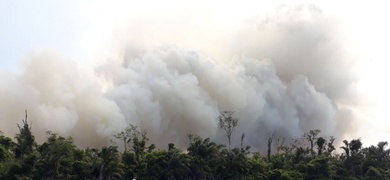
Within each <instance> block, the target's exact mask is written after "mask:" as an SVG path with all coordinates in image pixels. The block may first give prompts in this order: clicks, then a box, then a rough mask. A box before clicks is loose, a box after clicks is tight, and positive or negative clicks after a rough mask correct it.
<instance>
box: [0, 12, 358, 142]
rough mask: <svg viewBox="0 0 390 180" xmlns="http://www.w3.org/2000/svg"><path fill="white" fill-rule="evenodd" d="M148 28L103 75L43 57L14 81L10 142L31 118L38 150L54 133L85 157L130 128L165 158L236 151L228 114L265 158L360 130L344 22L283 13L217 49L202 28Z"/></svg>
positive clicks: (110, 56) (113, 55) (118, 48)
mask: <svg viewBox="0 0 390 180" xmlns="http://www.w3.org/2000/svg"><path fill="white" fill-rule="evenodd" d="M144 20H145V19H144ZM162 20H164V19H162ZM179 21H180V18H179ZM143 22H144V24H141V25H140V24H139V23H136V24H135V25H134V24H132V25H129V26H128V27H129V28H125V29H126V30H123V32H122V35H119V37H117V38H118V39H122V41H120V42H118V43H117V44H116V45H114V46H113V47H114V48H113V49H114V50H110V51H109V52H110V53H107V54H105V56H103V57H101V58H100V59H101V60H100V61H98V62H99V63H95V65H94V66H93V67H91V66H89V67H82V66H81V65H79V64H76V63H74V62H72V61H69V60H67V59H65V58H63V57H62V55H60V54H56V53H53V52H51V51H40V52H34V53H32V54H30V55H28V56H27V57H26V59H25V60H24V61H23V62H24V63H23V68H22V69H23V70H22V71H21V73H20V74H17V75H15V74H10V73H7V72H2V73H1V74H0V75H1V76H0V119H1V121H0V125H1V126H0V127H1V130H2V131H3V132H5V133H6V134H14V133H15V132H16V131H17V128H16V125H15V123H18V122H19V121H20V119H21V118H23V113H24V109H27V110H28V112H29V121H30V122H32V126H33V131H34V132H35V133H36V136H37V137H38V139H40V140H43V138H44V132H45V131H47V130H51V131H54V132H58V133H60V134H61V135H70V136H72V137H74V139H75V141H76V144H78V145H80V146H83V147H86V146H100V145H104V144H107V143H108V140H109V139H112V138H113V136H112V135H113V134H115V133H116V132H119V131H121V130H123V129H124V128H125V127H126V126H127V125H129V124H130V123H131V124H134V125H137V126H139V127H140V128H141V129H145V130H146V131H147V133H148V136H149V138H150V139H151V142H152V143H156V144H157V145H158V146H160V147H165V145H166V144H167V143H169V142H174V143H176V144H177V145H178V146H180V147H185V144H186V142H187V136H186V134H187V133H193V134H198V135H201V136H203V137H211V138H212V139H213V140H215V141H217V142H219V143H225V142H226V137H225V135H224V134H223V132H222V131H221V130H220V129H219V127H218V123H217V117H218V115H219V112H220V111H224V110H232V111H235V112H236V113H235V115H236V116H237V117H238V118H239V122H238V127H237V129H236V131H235V133H234V136H235V137H233V140H234V142H233V145H235V146H238V145H239V137H240V135H241V133H245V134H246V140H245V143H246V144H249V145H251V146H253V147H254V148H256V149H259V148H261V147H264V146H265V145H264V142H265V141H266V139H267V138H268V137H267V134H270V133H274V134H276V135H278V136H285V137H295V136H300V135H302V134H303V133H304V132H307V131H309V130H311V129H321V131H322V134H323V135H335V136H337V137H343V134H344V133H347V132H348V131H349V130H350V129H348V128H347V127H348V126H347V125H346V123H349V122H351V121H352V115H351V114H350V112H349V111H348V110H347V109H343V108H342V107H344V106H348V105H352V104H354V102H353V101H352V98H350V95H351V94H353V93H354V92H353V85H354V82H355V81H356V78H355V76H354V73H353V71H352V70H351V67H352V66H353V61H351V58H350V56H349V55H348V52H347V50H345V49H343V44H342V40H341V39H339V38H340V35H339V34H338V33H340V32H339V31H338V24H337V22H335V21H333V20H332V19H331V18H328V17H327V16H326V15H324V13H323V12H321V10H319V9H318V8H316V7H315V6H311V5H301V6H280V7H278V8H277V9H276V10H275V12H273V13H270V14H268V15H265V16H261V17H255V18H252V19H247V20H246V21H243V22H242V24H239V25H238V26H239V27H238V28H237V27H236V28H234V30H227V32H226V33H224V32H221V31H220V30H221V29H218V28H216V29H213V28H211V29H209V30H210V34H211V35H216V36H217V37H210V38H211V39H212V40H209V41H207V40H199V39H202V38H201V37H203V36H202V35H203V33H204V31H200V30H199V29H202V28H201V27H198V26H195V25H194V24H191V23H189V24H187V26H185V25H184V27H183V28H182V29H179V28H175V26H173V27H171V28H170V29H168V30H166V31H164V29H161V27H163V26H167V25H165V24H164V25H163V26H159V25H155V24H153V23H151V22H152V21H151V22H148V21H147V20H145V21H143ZM196 22H197V21H196ZM167 23H168V24H169V23H170V22H167ZM171 23H172V24H176V23H177V21H173V22H171ZM195 24H196V23H195ZM181 26H183V25H182V24H181ZM135 27H139V28H138V30H137V28H135ZM168 27H170V26H169V25H168ZM192 27H194V31H190V30H189V29H191V28H192ZM211 27H212V26H211ZM129 29H130V30H129ZM206 29H207V28H206ZM144 30H146V31H147V32H148V33H147V34H145V32H144ZM160 31H161V32H160ZM219 33H220V34H222V35H218V34H219ZM148 34H150V36H151V37H148ZM175 34H177V36H179V37H177V36H175ZM211 35H209V36H211ZM205 36H206V39H207V38H208V35H205ZM183 37H185V38H183ZM170 38H172V39H170ZM183 39H184V40H183ZM214 40H215V41H214ZM114 41H116V40H114ZM204 42H209V43H210V42H215V44H214V45H210V44H203V43H204ZM213 46H215V47H213ZM103 54H104V53H103ZM86 69H93V70H94V71H93V73H87V72H88V71H86Z"/></svg>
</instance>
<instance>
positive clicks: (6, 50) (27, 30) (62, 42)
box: [0, 0, 89, 71]
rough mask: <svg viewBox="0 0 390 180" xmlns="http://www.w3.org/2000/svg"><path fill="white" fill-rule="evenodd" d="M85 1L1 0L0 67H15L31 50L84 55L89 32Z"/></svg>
mask: <svg viewBox="0 0 390 180" xmlns="http://www.w3.org/2000/svg"><path fill="white" fill-rule="evenodd" d="M85 8H87V4H83V3H77V4H76V3H72V1H42V0H38V1H5V0H4V1H3V0H2V1H0V69H1V70H7V71H15V70H16V67H17V64H18V62H19V61H20V60H21V59H22V58H24V57H25V56H27V55H28V53H29V52H31V51H33V50H40V49H54V50H56V51H58V52H59V53H61V54H63V55H64V56H65V57H67V58H69V59H73V60H77V59H81V58H83V57H82V56H83V53H82V50H83V49H84V48H85V47H83V46H85V44H83V43H82V42H83V38H84V39H85V37H87V33H88V30H89V29H88V27H89V24H88V22H89V21H88V16H81V15H80V13H83V12H82V9H85Z"/></svg>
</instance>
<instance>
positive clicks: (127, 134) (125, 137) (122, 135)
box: [114, 125, 133, 152]
mask: <svg viewBox="0 0 390 180" xmlns="http://www.w3.org/2000/svg"><path fill="white" fill-rule="evenodd" d="M132 130H133V126H132V125H130V127H127V128H126V129H125V130H123V131H121V132H119V133H117V134H115V135H114V137H115V138H117V139H119V140H122V141H123V146H124V148H125V150H124V151H125V152H126V151H127V144H128V143H129V141H130V140H131V134H132Z"/></svg>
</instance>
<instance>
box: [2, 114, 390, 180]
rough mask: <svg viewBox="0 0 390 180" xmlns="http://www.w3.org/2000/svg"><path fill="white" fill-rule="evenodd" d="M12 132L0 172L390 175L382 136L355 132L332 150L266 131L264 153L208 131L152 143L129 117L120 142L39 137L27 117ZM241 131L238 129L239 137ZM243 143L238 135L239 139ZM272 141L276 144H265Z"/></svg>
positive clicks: (39, 175)
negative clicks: (81, 143) (366, 139)
mask: <svg viewBox="0 0 390 180" xmlns="http://www.w3.org/2000/svg"><path fill="white" fill-rule="evenodd" d="M232 115H233V113H230V114H229V112H224V113H222V115H221V116H220V118H219V124H220V127H221V128H223V129H224V130H225V131H226V132H227V137H228V141H229V142H228V143H229V144H230V137H231V135H232V132H234V127H235V126H236V125H237V121H238V119H235V118H232ZM18 127H19V130H20V132H19V133H18V134H17V135H16V136H15V141H13V140H12V139H11V138H9V137H6V136H4V134H1V135H0V179H133V178H136V179H172V180H173V179H177V180H179V179H180V180H182V179H286V180H287V179H294V180H295V179H389V178H390V171H389V166H390V156H389V153H390V150H388V149H385V147H386V145H387V142H379V143H378V145H377V146H370V147H366V148H363V147H362V142H361V141H360V140H359V139H354V140H351V141H347V140H345V141H344V146H342V147H341V148H340V150H341V151H342V152H343V153H341V154H337V153H335V149H336V148H335V147H334V145H333V142H334V140H335V139H334V138H333V137H329V138H326V137H321V136H320V131H319V130H312V131H310V132H308V133H305V134H304V135H303V136H302V137H300V138H297V139H294V140H293V141H291V143H288V145H284V144H287V143H283V140H281V139H277V138H274V137H273V136H272V135H270V136H269V140H268V143H267V146H268V151H267V153H265V154H264V155H263V154H261V153H258V152H250V151H249V150H250V147H249V146H246V147H244V146H243V145H241V147H240V148H233V149H230V150H229V148H226V146H225V145H220V144H216V143H214V142H212V141H210V139H209V138H206V139H204V138H201V137H199V136H197V135H188V139H189V144H188V148H187V149H186V150H185V151H183V150H181V149H178V148H176V147H175V145H174V144H168V145H167V149H156V148H155V146H154V145H153V144H150V145H149V144H148V138H147V134H146V133H145V132H140V131H139V130H138V128H137V127H136V126H132V125H130V127H129V128H127V129H126V130H125V131H123V132H119V133H118V134H116V135H115V136H114V137H115V138H117V139H118V140H120V142H122V143H123V145H124V147H125V150H124V152H119V150H118V148H117V146H114V145H111V146H107V147H103V148H102V149H89V148H87V149H80V148H77V147H76V146H75V145H74V144H73V141H72V138H70V137H68V138H65V137H62V136H59V135H58V134H55V133H52V132H48V133H47V135H48V137H47V140H46V141H45V142H44V143H43V144H37V143H36V142H35V138H34V135H33V134H32V132H31V124H29V123H28V122H27V116H26V119H25V120H23V124H22V125H21V126H18ZM244 138H245V134H242V136H241V139H242V140H243V139H244ZM241 144H242V143H241ZM272 147H276V148H274V149H271V148H272Z"/></svg>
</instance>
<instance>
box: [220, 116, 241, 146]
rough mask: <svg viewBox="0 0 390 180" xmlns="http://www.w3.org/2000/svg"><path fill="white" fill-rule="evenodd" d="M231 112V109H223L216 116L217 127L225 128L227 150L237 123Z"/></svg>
mask: <svg viewBox="0 0 390 180" xmlns="http://www.w3.org/2000/svg"><path fill="white" fill-rule="evenodd" d="M233 114H234V112H233V111H223V112H222V113H221V115H219V116H218V120H219V127H220V128H222V129H223V130H225V132H226V136H227V138H228V143H229V145H228V149H229V150H230V145H231V137H232V134H233V132H234V129H235V127H236V126H237V123H238V118H234V117H233Z"/></svg>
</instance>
